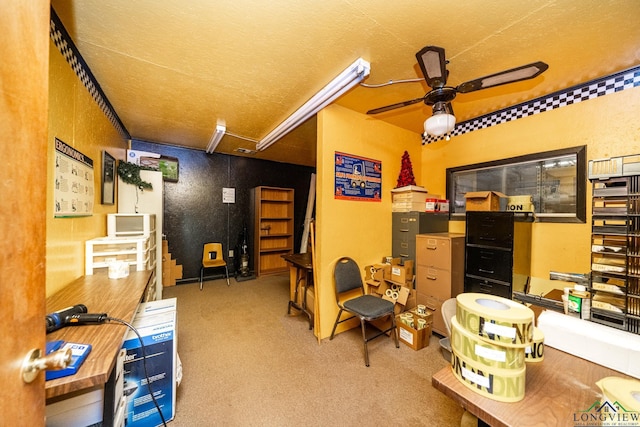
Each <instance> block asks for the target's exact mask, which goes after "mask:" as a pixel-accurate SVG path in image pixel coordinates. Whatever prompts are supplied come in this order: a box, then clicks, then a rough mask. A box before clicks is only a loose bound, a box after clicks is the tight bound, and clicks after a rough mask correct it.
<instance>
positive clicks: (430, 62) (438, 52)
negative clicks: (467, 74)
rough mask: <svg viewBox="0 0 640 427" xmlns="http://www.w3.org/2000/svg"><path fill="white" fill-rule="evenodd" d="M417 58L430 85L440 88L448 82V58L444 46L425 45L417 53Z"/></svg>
mask: <svg viewBox="0 0 640 427" xmlns="http://www.w3.org/2000/svg"><path fill="white" fill-rule="evenodd" d="M416 59H417V60H418V64H419V65H420V69H421V70H422V74H424V77H425V79H426V80H427V84H428V85H429V86H430V87H432V88H438V87H442V86H444V85H445V84H447V68H446V65H447V60H446V59H445V57H444V49H443V48H441V47H437V46H425V47H423V48H422V49H421V50H420V51H419V52H418V53H416Z"/></svg>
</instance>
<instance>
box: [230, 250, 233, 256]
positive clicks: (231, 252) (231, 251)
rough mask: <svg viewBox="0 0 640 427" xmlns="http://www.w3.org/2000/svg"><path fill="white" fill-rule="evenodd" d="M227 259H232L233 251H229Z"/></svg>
mask: <svg viewBox="0 0 640 427" xmlns="http://www.w3.org/2000/svg"><path fill="white" fill-rule="evenodd" d="M229 258H233V249H229Z"/></svg>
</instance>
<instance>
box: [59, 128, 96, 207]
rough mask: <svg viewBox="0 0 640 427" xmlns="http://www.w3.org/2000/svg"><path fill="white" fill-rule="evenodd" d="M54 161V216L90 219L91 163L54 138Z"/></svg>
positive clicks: (76, 151) (91, 202) (89, 159)
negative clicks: (86, 217) (87, 217)
mask: <svg viewBox="0 0 640 427" xmlns="http://www.w3.org/2000/svg"><path fill="white" fill-rule="evenodd" d="M54 161H55V168H54V180H55V183H54V187H53V188H54V190H53V202H54V204H55V205H54V207H53V214H54V216H55V217H56V218H64V217H74V216H90V215H93V200H94V188H93V187H94V184H93V160H92V159H91V158H89V157H87V156H85V155H84V154H82V153H81V152H79V151H78V150H76V149H75V148H73V147H70V146H68V145H67V144H65V143H64V142H62V141H61V140H59V139H58V138H56V140H55V155H54Z"/></svg>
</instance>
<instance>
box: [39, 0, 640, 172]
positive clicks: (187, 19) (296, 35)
mask: <svg viewBox="0 0 640 427" xmlns="http://www.w3.org/2000/svg"><path fill="white" fill-rule="evenodd" d="M51 4H52V6H53V8H54V10H55V11H56V13H57V14H58V16H59V17H60V19H61V21H62V22H63V24H64V26H65V28H66V29H67V31H68V32H69V34H70V35H71V37H72V39H73V40H74V42H75V44H76V45H77V47H78V49H79V51H80V53H81V54H82V56H83V57H84V59H85V61H86V62H87V64H88V65H89V67H90V68H91V71H92V72H93V74H94V75H95V76H96V78H97V80H98V82H99V83H100V85H101V87H102V89H103V91H104V93H105V94H106V96H107V98H108V99H109V101H110V102H111V104H112V105H113V107H114V109H115V111H116V112H117V114H118V115H119V117H120V119H121V120H122V122H123V124H124V126H125V127H126V128H127V130H128V131H129V133H130V134H131V136H132V137H133V138H134V139H142V140H146V141H152V142H161V143H167V144H172V145H178V146H184V147H191V148H197V149H202V150H204V149H205V147H206V146H207V144H208V142H209V139H210V138H211V134H212V133H213V131H214V129H215V127H216V124H217V123H218V122H220V123H225V124H226V127H227V132H228V133H227V135H225V136H224V138H223V139H222V142H221V144H220V145H219V146H218V148H217V150H216V152H220V153H228V154H234V155H242V154H241V153H238V152H235V151H234V150H235V149H237V148H238V147H244V148H248V149H255V142H256V141H258V140H260V139H261V138H263V137H264V136H265V135H266V134H267V133H269V131H271V130H272V129H273V128H274V127H276V126H277V125H278V124H279V123H281V122H282V121H283V120H285V119H286V118H287V116H288V115H290V114H291V113H292V112H294V111H295V110H296V109H297V108H298V107H300V106H301V105H302V104H304V103H305V102H306V101H307V100H308V99H309V98H311V97H312V96H313V95H314V94H315V93H316V92H317V91H318V90H319V89H321V88H322V87H323V86H324V85H326V84H327V83H328V82H329V81H330V80H332V79H333V78H334V77H335V76H337V75H338V74H339V73H340V72H341V71H342V70H344V69H345V68H346V67H347V66H348V65H350V64H351V63H352V62H353V61H354V60H355V59H357V58H358V57H362V58H363V59H365V60H367V61H369V62H370V63H371V74H370V76H369V77H368V79H366V80H365V83H367V84H379V83H385V82H388V81H390V80H394V81H397V80H402V79H416V78H419V77H422V76H421V74H420V69H419V67H418V65H417V62H416V59H415V53H416V52H417V51H418V50H420V49H421V48H422V47H423V46H426V45H436V46H441V47H444V48H445V50H446V54H447V59H448V60H449V61H450V63H449V65H448V70H449V72H450V76H449V81H448V84H449V85H453V86H455V85H457V84H459V83H462V82H464V81H467V80H471V79H474V78H477V77H481V76H484V75H487V74H492V73H495V72H498V71H502V70H504V69H507V68H512V67H516V66H519V65H523V64H526V63H530V62H533V61H538V60H540V61H544V62H546V63H548V64H549V70H548V71H546V72H545V73H544V74H542V75H541V76H539V77H537V78H535V79H533V80H530V81H526V82H519V83H514V84H510V85H506V86H501V87H497V88H492V89H487V90H483V91H478V92H474V93H469V94H459V95H458V97H457V98H456V99H455V100H454V101H453V106H454V110H455V113H456V117H457V119H458V122H461V121H464V120H468V119H470V118H474V117H477V116H480V115H482V114H486V113H489V112H492V111H495V110H498V109H501V108H505V107H507V106H510V105H514V104H517V103H520V102H523V101H526V100H529V99H532V98H536V97H539V96H542V95H546V94H549V93H552V92H555V91H558V90H561V89H564V88H567V87H570V86H573V85H576V84H578V83H583V82H585V81H588V80H591V79H594V78H597V77H601V76H605V75H608V74H611V73H613V72H616V71H620V70H624V69H627V68H630V67H632V66H635V65H638V64H640V25H638V22H639V20H640V1H637V0H555V1H554V0H526V1H524V0H465V1H457V2H444V1H441V0H437V1H435V0H414V1H405V0H399V1H389V0H324V1H317V0H269V1H265V0H216V1H211V0H181V1H178V0H174V1H168V0H135V1H131V0H52V2H51ZM427 89H428V88H427V86H426V85H425V84H424V82H422V83H421V82H412V83H399V84H393V85H388V86H385V87H382V88H375V89H374V88H366V87H358V88H355V89H353V90H352V91H350V92H349V93H347V94H345V95H344V96H343V97H342V98H341V99H340V100H338V102H337V103H338V104H341V105H343V106H345V107H348V108H351V109H353V110H356V111H358V112H362V113H364V112H365V111H367V110H369V109H372V108H376V107H380V106H383V105H387V104H392V103H396V102H400V101H404V100H408V99H413V98H419V97H421V96H423V95H424V94H425V92H426V91H427ZM430 115H431V108H430V107H427V106H425V105H424V104H422V103H420V104H416V105H413V106H410V107H405V108H403V109H399V110H394V111H392V112H388V113H384V114H381V115H376V116H375V117H372V120H384V121H387V122H389V123H392V124H394V125H397V126H400V127H403V128H406V129H409V130H411V131H415V132H416V133H420V132H422V124H423V122H424V120H425V119H426V118H427V117H429V116H430ZM417 138H418V136H417ZM315 144H316V139H315V120H310V121H308V122H307V123H305V124H304V125H302V126H301V127H300V128H298V130H296V131H295V132H293V133H291V134H289V135H288V136H286V137H285V138H283V139H281V140H280V141H278V142H277V143H276V144H274V145H273V146H271V147H270V148H268V149H266V150H264V151H261V152H259V153H257V154H254V155H253V156H254V157H257V158H262V159H268V160H275V161H280V162H288V163H295V164H302V165H311V166H314V165H315V153H316V149H315Z"/></svg>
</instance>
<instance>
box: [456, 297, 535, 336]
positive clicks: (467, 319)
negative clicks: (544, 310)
mask: <svg viewBox="0 0 640 427" xmlns="http://www.w3.org/2000/svg"><path fill="white" fill-rule="evenodd" d="M456 300H457V304H456V318H457V319H458V323H459V324H460V325H461V326H462V327H463V328H465V329H466V330H467V331H469V332H471V333H473V334H474V335H477V336H479V337H481V338H482V339H483V340H485V341H490V342H493V343H496V344H501V345H504V346H512V347H526V346H527V345H528V344H530V343H531V342H532V341H533V317H534V315H533V311H532V310H531V309H530V308H529V307H527V306H525V305H523V304H520V303H518V302H515V301H512V300H510V299H507V298H502V297H499V296H495V295H489V294H479V293H463V294H460V295H458V296H457V297H456Z"/></svg>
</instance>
